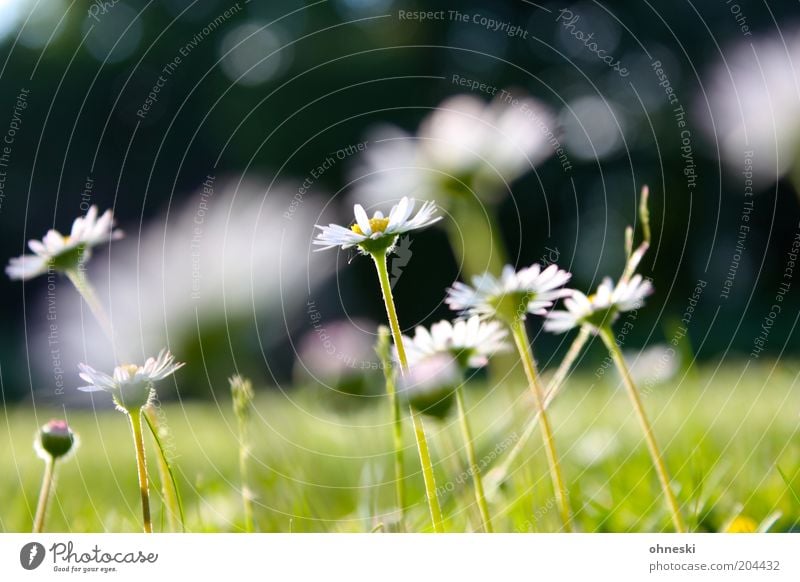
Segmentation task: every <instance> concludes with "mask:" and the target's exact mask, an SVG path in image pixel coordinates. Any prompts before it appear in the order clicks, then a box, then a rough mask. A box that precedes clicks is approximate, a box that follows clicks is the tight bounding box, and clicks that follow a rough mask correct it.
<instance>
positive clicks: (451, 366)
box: [397, 352, 464, 418]
mask: <svg viewBox="0 0 800 582" xmlns="http://www.w3.org/2000/svg"><path fill="white" fill-rule="evenodd" d="M463 381H464V378H463V372H462V370H461V365H460V364H459V363H458V362H457V361H456V359H455V358H454V357H453V356H451V355H450V354H446V353H442V352H439V353H436V354H433V355H431V356H428V357H424V358H421V359H420V360H419V361H417V362H415V363H414V364H413V365H411V366H410V367H409V369H408V371H407V372H406V373H405V374H403V375H401V376H400V377H398V379H397V382H398V385H397V388H398V391H399V394H400V395H401V396H402V397H403V398H405V399H406V400H407V401H408V403H409V404H410V405H411V406H412V407H413V408H414V410H418V411H419V412H422V413H423V414H427V415H429V416H433V417H435V418H445V417H446V416H447V414H448V413H449V412H450V409H451V408H452V407H453V403H454V402H455V399H454V396H455V389H456V387H457V386H458V385H459V384H461V382H463Z"/></svg>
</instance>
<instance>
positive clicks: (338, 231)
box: [314, 196, 442, 255]
mask: <svg viewBox="0 0 800 582" xmlns="http://www.w3.org/2000/svg"><path fill="white" fill-rule="evenodd" d="M353 211H354V213H355V223H354V224H353V225H352V226H350V227H349V228H346V227H344V226H340V225H338V224H330V225H328V226H320V225H316V228H318V229H320V230H321V232H320V233H318V234H317V238H315V239H314V244H315V245H319V246H320V247H322V248H320V249H317V250H321V251H322V250H326V249H332V248H334V247H341V248H343V249H349V248H351V247H354V246H358V248H359V250H360V251H361V252H362V253H363V254H365V255H366V254H370V253H372V252H374V251H387V252H388V251H390V250H391V249H392V248H393V247H394V245H395V243H396V242H397V237H398V236H399V235H401V234H403V233H406V232H410V231H412V230H419V229H421V228H425V227H426V226H430V225H431V224H433V223H435V222H438V221H440V220H441V219H442V217H441V216H434V214H436V211H437V208H436V204H434V203H433V202H425V203H423V204H422V207H421V208H420V209H419V211H418V212H417V213H416V214H415V215H414V216H413V218H412V217H411V213H412V212H413V211H414V200H409V199H408V198H407V197H405V196H404V197H403V198H402V199H401V200H400V202H399V203H398V204H395V205H394V206H392V210H391V211H390V212H389V216H388V217H384V216H383V212H381V211H380V210H377V211H376V212H375V214H374V215H373V217H372V218H369V216H367V212H366V211H365V210H364V207H363V206H361V205H360V204H356V205H355V206H354V207H353Z"/></svg>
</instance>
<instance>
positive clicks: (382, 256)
mask: <svg viewBox="0 0 800 582" xmlns="http://www.w3.org/2000/svg"><path fill="white" fill-rule="evenodd" d="M372 259H373V261H375V268H376V269H377V270H378V280H379V281H380V284H381V293H382V294H383V302H384V304H385V305H386V315H387V316H388V318H389V327H390V328H391V330H392V339H393V340H394V345H395V347H396V348H397V357H398V358H399V359H400V366H401V368H402V370H401V371H402V372H405V371H406V370H408V358H406V349H405V347H404V346H403V334H402V332H401V331H400V322H399V321H398V319H397V310H396V309H395V307H394V296H393V295H392V284H391V282H390V281H389V270H388V269H387V268H386V251H380V252H373V253H372Z"/></svg>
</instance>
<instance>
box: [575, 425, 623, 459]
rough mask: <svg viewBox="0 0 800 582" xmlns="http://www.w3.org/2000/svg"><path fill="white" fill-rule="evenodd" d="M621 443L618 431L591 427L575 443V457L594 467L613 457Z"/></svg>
mask: <svg viewBox="0 0 800 582" xmlns="http://www.w3.org/2000/svg"><path fill="white" fill-rule="evenodd" d="M620 445H621V443H620V438H619V436H618V434H617V433H616V432H614V431H611V430H609V429H605V428H595V429H590V430H588V431H586V432H585V433H583V435H582V436H581V437H580V438H579V439H578V442H577V443H575V457H576V459H577V461H578V462H579V463H580V464H581V465H583V466H586V467H593V466H595V465H599V464H600V463H602V462H603V461H605V460H607V459H610V458H611V457H613V456H614V455H615V454H616V453H617V452H618V451H619V449H620Z"/></svg>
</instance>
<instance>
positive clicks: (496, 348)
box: [403, 316, 509, 368]
mask: <svg viewBox="0 0 800 582" xmlns="http://www.w3.org/2000/svg"><path fill="white" fill-rule="evenodd" d="M507 336H508V332H507V331H506V330H505V329H504V328H503V327H502V326H501V325H500V323H498V322H496V321H488V322H487V321H481V319H480V318H479V317H477V316H473V317H470V318H469V319H467V320H463V319H460V320H457V321H455V322H454V323H450V322H449V321H447V320H442V321H440V322H438V323H434V324H433V325H432V326H431V329H430V331H429V330H428V329H426V328H425V327H422V326H419V327H417V328H416V330H415V334H414V337H413V339H412V338H409V337H407V336H403V341H404V343H405V346H406V349H407V350H408V360H409V363H410V365H411V366H414V365H415V364H416V363H418V362H420V361H421V360H423V359H424V358H428V357H430V356H433V355H435V354H442V353H443V354H448V355H450V356H452V357H454V358H455V359H456V360H457V362H458V363H459V365H461V367H462V368H482V367H483V366H485V365H486V364H488V363H489V357H490V356H492V355H493V354H495V353H497V352H500V351H505V350H507V349H508V347H509V346H508V344H507V343H505V341H504V340H505V338H506V337H507Z"/></svg>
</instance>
